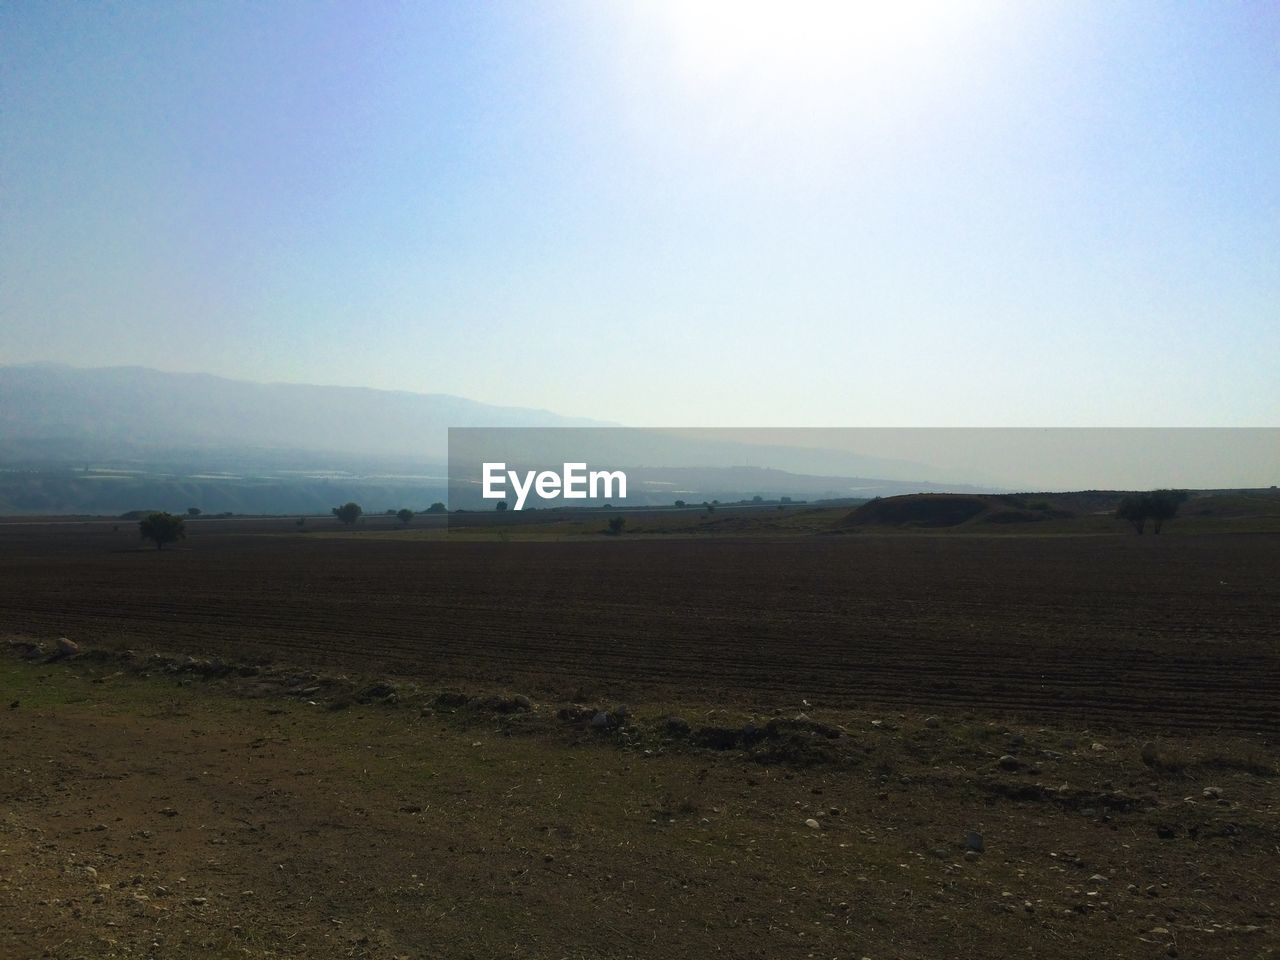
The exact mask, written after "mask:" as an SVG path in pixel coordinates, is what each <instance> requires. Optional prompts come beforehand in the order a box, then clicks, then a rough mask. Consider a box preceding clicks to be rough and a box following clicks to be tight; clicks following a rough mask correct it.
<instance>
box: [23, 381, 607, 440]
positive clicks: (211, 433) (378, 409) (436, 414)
mask: <svg viewBox="0 0 1280 960" xmlns="http://www.w3.org/2000/svg"><path fill="white" fill-rule="evenodd" d="M602 425H603V424H602V423H601V422H600V421H598V420H587V419H582V418H574V417H562V416H559V415H557V414H554V413H549V412H547V411H545V410H530V409H525V408H520V407H499V406H492V405H489V404H485V403H478V402H476V401H474V400H466V399H464V398H462V397H455V396H450V395H448V394H422V393H407V392H404V391H391V390H371V389H366V388H362V387H326V386H311V385H307V384H289V383H251V382H248V381H244V380H228V379H225V378H223V377H215V376H210V375H209V374H203V373H164V372H161V371H159V370H149V369H146V368H143V367H104V368H98V369H79V368H76V367H68V366H62V365H58V364H31V365H25V366H8V367H0V460H3V461H4V462H7V463H15V462H23V463H30V462H49V461H61V462H75V461H77V460H84V459H102V458H107V457H109V458H112V459H115V458H118V457H121V456H122V455H124V456H128V455H131V454H132V455H135V456H144V455H146V454H147V453H148V452H154V451H157V450H163V451H172V450H175V449H179V450H183V451H210V450H218V451H230V450H249V449H254V448H259V449H266V450H271V451H277V452H278V451H281V450H285V451H299V452H301V451H309V452H322V453H333V454H340V455H343V456H348V457H350V456H361V457H365V456H374V457H397V458H403V459H406V460H416V461H426V460H436V461H443V459H444V458H445V455H446V449H445V440H446V435H447V434H446V431H447V429H448V428H449V427H451V426H474V427H488V426H503V427H535V426H536V427H566V426H602Z"/></svg>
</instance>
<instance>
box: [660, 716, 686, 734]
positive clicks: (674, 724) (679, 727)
mask: <svg viewBox="0 0 1280 960" xmlns="http://www.w3.org/2000/svg"><path fill="white" fill-rule="evenodd" d="M663 729H664V730H665V731H666V734H667V736H669V737H687V736H688V735H689V731H690V730H691V729H692V728H691V727H690V726H689V721H688V720H686V719H685V718H684V717H667V720H666V722H665V723H664V724H663Z"/></svg>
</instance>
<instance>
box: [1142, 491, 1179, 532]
mask: <svg viewBox="0 0 1280 960" xmlns="http://www.w3.org/2000/svg"><path fill="white" fill-rule="evenodd" d="M1186 499H1187V491H1185V490H1153V491H1151V493H1149V494H1147V510H1148V513H1149V514H1150V516H1151V524H1152V528H1153V529H1154V530H1155V532H1156V533H1159V532H1160V528H1161V527H1162V526H1164V522H1165V521H1166V520H1172V519H1173V518H1174V517H1176V516H1177V515H1178V507H1180V506H1182V504H1183V503H1185V502H1186Z"/></svg>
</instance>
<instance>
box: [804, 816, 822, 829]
mask: <svg viewBox="0 0 1280 960" xmlns="http://www.w3.org/2000/svg"><path fill="white" fill-rule="evenodd" d="M804 825H805V826H806V827H808V828H809V829H810V830H821V829H822V824H820V823H819V822H818V821H817V820H814V819H813V818H812V817H810V818H809V819H808V820H806V821H805V822H804Z"/></svg>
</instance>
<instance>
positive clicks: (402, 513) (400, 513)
mask: <svg viewBox="0 0 1280 960" xmlns="http://www.w3.org/2000/svg"><path fill="white" fill-rule="evenodd" d="M396 519H397V520H399V521H400V523H401V524H402V525H404V526H406V527H407V526H408V525H409V521H410V520H412V519H413V511H412V510H410V509H408V508H407V507H406V508H404V509H402V510H397V511H396Z"/></svg>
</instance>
